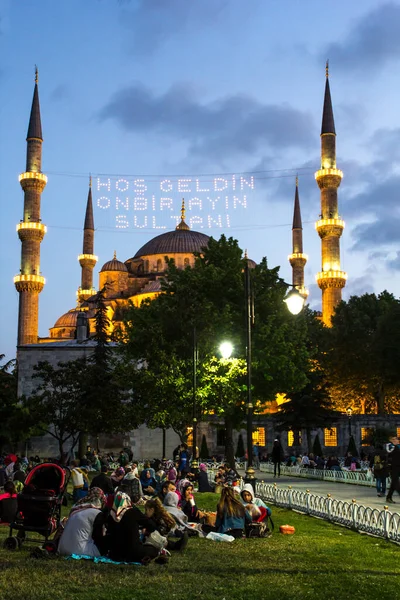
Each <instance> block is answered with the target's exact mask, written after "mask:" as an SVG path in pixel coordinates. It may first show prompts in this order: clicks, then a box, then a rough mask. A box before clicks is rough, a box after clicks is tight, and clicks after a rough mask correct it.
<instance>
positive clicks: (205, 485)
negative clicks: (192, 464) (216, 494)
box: [196, 463, 214, 493]
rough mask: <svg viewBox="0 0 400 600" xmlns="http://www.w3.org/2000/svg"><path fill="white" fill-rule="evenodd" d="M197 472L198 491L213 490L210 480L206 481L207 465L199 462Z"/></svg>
mask: <svg viewBox="0 0 400 600" xmlns="http://www.w3.org/2000/svg"><path fill="white" fill-rule="evenodd" d="M199 469H200V470H199V472H198V473H197V477H196V479H197V482H198V484H199V492H201V493H202V492H213V491H214V487H213V486H212V485H211V484H210V482H209V481H208V475H207V465H205V464H204V463H201V464H200V467H199Z"/></svg>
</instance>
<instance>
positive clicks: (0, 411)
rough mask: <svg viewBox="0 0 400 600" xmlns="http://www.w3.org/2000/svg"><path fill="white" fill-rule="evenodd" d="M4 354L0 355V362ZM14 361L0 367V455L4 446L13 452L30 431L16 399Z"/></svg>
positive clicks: (15, 369) (23, 412)
mask: <svg viewBox="0 0 400 600" xmlns="http://www.w3.org/2000/svg"><path fill="white" fill-rule="evenodd" d="M3 359H4V354H0V361H2V360H3ZM17 387H18V378H17V368H16V361H15V360H10V361H8V362H7V363H5V364H3V365H1V366H0V453H1V452H2V450H3V447H4V446H9V447H11V448H12V449H13V450H14V449H15V448H16V446H17V444H18V443H19V442H21V441H23V440H24V439H26V438H27V437H29V433H30V429H29V425H28V424H27V423H26V418H25V417H26V414H25V410H24V408H23V407H22V406H21V404H20V402H19V401H18V397H17Z"/></svg>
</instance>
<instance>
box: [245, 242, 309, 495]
mask: <svg viewBox="0 0 400 600" xmlns="http://www.w3.org/2000/svg"><path fill="white" fill-rule="evenodd" d="M244 281H245V294H246V363H247V469H246V477H245V482H246V483H251V484H253V483H254V482H255V477H254V468H253V401H252V392H251V330H252V327H253V325H254V296H253V289H252V285H251V276H250V268H249V261H248V259H247V253H245V266H244ZM284 283H285V282H284ZM286 285H288V286H289V287H291V288H292V289H291V290H290V292H289V293H288V294H287V295H286V297H285V298H284V302H286V305H287V307H288V309H289V311H290V312H291V313H292V314H294V315H297V314H299V313H300V312H301V310H302V309H303V306H304V302H305V298H304V296H303V295H302V294H300V292H299V291H298V290H297V289H296V288H295V287H294V286H293V285H291V284H286Z"/></svg>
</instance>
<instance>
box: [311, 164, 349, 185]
mask: <svg viewBox="0 0 400 600" xmlns="http://www.w3.org/2000/svg"><path fill="white" fill-rule="evenodd" d="M315 179H316V180H317V183H318V187H319V188H320V189H321V190H322V189H326V188H338V187H339V185H340V183H341V181H342V179H343V171H341V170H340V169H334V168H330V169H319V170H318V171H316V173H315Z"/></svg>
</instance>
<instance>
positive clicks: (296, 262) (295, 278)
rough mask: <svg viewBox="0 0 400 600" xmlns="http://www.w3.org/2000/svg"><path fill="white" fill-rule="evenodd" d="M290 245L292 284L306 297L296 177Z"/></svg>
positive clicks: (305, 256)
mask: <svg viewBox="0 0 400 600" xmlns="http://www.w3.org/2000/svg"><path fill="white" fill-rule="evenodd" d="M292 245H293V247H292V254H289V262H290V265H291V267H292V283H293V285H294V287H295V288H296V289H298V290H299V292H300V294H302V295H303V296H305V297H306V296H308V290H306V288H305V287H304V267H305V265H306V262H307V254H303V226H302V224H301V212H300V200H299V179H298V177H296V191H295V195H294V211H293V226H292Z"/></svg>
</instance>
